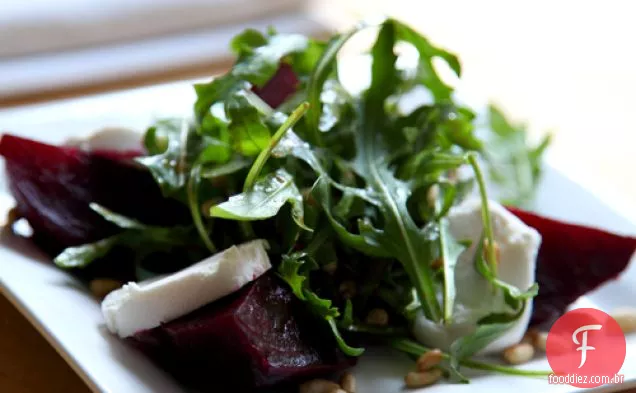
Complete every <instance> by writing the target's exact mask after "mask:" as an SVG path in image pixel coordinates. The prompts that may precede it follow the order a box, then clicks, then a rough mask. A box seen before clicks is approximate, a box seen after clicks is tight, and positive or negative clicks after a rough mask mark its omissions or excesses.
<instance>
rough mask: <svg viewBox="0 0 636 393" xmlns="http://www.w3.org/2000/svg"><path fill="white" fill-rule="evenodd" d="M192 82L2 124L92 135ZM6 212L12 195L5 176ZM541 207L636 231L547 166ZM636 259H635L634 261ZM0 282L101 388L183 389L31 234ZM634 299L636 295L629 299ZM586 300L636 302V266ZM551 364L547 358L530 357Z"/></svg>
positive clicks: (536, 383) (47, 133)
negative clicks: (117, 328) (111, 327)
mask: <svg viewBox="0 0 636 393" xmlns="http://www.w3.org/2000/svg"><path fill="white" fill-rule="evenodd" d="M193 99H194V98H193V92H192V89H191V87H190V86H189V85H186V84H175V85H164V86H158V87H152V88H145V89H139V90H134V91H130V92H123V93H115V94H108V95H102V96H97V97H89V98H82V99H79V100H70V101H66V102H61V103H56V104H47V105H39V106H33V107H27V108H21V109H13V110H4V111H0V119H2V120H1V124H0V127H2V128H3V129H7V130H11V131H12V132H15V133H17V134H21V135H27V136H29V137H32V138H35V139H38V140H42V141H45V142H52V143H59V142H61V141H62V140H64V139H65V138H67V137H68V136H71V135H81V134H86V133H87V132H89V131H92V130H94V129H95V128H98V127H100V126H103V125H109V126H116V125H118V126H128V127H133V128H138V129H143V127H145V126H146V125H147V124H148V123H149V122H150V121H151V120H152V119H153V118H154V117H155V116H156V115H157V114H161V115H162V116H163V115H176V114H184V113H188V111H189V110H190V108H191V104H190V103H191V102H193ZM0 187H3V188H4V190H5V191H4V193H1V194H0V214H2V213H3V212H4V211H5V209H7V208H9V207H10V206H11V204H12V200H11V198H10V197H9V196H8V195H7V194H6V186H5V180H4V179H3V178H2V177H0ZM536 205H537V209H536V210H537V211H538V212H539V213H542V214H545V215H549V216H552V217H555V218H559V219H565V220H568V221H572V222H577V223H582V224H588V225H594V226H597V227H600V228H603V229H607V230H612V231H615V232H619V233H624V234H630V235H635V234H636V225H634V223H632V222H629V221H628V220H626V219H624V218H622V217H621V215H620V214H618V213H616V212H614V211H613V210H612V209H611V208H609V207H607V206H606V205H604V204H603V203H602V202H601V201H599V200H598V199H597V198H595V197H594V196H593V195H591V194H590V193H589V192H588V191H586V190H585V189H583V188H582V187H580V186H578V185H577V184H575V183H574V182H572V181H571V180H569V179H568V178H567V177H565V176H564V175H562V174H560V173H559V172H558V171H556V170H554V169H552V168H551V167H549V166H548V168H546V174H545V177H544V180H543V184H542V186H541V189H540V192H539V195H538V198H537V203H536ZM632 262H635V261H632ZM0 288H1V289H2V291H3V293H4V294H5V295H6V296H7V297H8V298H9V299H10V300H11V301H12V302H13V303H14V304H15V305H16V306H17V307H18V308H19V309H20V311H21V312H22V313H24V314H25V316H26V317H27V318H29V320H30V321H31V322H32V323H33V324H34V325H35V326H36V327H37V328H38V330H39V331H40V332H41V333H42V334H43V335H44V336H45V337H46V338H47V340H48V341H49V342H50V343H51V344H52V345H53V346H54V347H55V348H56V349H57V350H58V351H59V352H60V354H62V356H63V357H64V358H65V359H66V360H67V361H68V362H69V364H70V365H71V366H72V367H73V368H74V370H75V371H76V372H77V373H78V374H79V375H80V376H81V377H82V378H83V379H84V381H86V383H87V384H88V385H89V386H90V387H91V389H93V390H94V391H98V392H114V393H126V392H135V393H145V392H161V393H184V392H185V389H184V388H183V387H181V386H179V385H178V384H177V383H176V382H174V381H173V380H172V378H171V377H170V376H168V375H166V374H165V373H164V372H162V371H161V370H159V369H158V368H157V367H155V366H154V365H153V364H152V363H151V362H150V361H148V360H147V359H146V358H145V357H143V356H142V355H140V354H139V353H137V352H136V351H134V350H133V349H131V348H129V347H127V346H126V345H124V344H123V343H122V342H121V341H119V340H118V339H116V338H115V337H113V336H111V335H110V334H108V332H107V331H106V330H105V328H104V326H103V321H102V316H101V313H100V309H99V305H98V303H97V302H96V301H95V300H94V299H93V298H92V297H91V296H90V295H89V293H88V292H87V291H86V290H85V289H84V288H83V287H82V286H81V285H80V283H79V282H78V281H76V280H75V279H73V278H72V277H70V276H69V275H67V274H66V273H64V272H62V271H60V270H58V269H56V268H55V267H54V266H53V265H52V264H51V263H50V262H49V261H48V260H47V259H46V257H44V256H43V255H42V254H41V253H39V252H38V251H37V250H35V249H34V247H33V246H32V245H30V244H29V243H28V242H27V241H25V240H23V239H19V238H16V237H14V236H12V235H11V234H9V233H8V231H6V230H5V231H3V232H2V233H1V235H0ZM628 302H631V304H630V303H628ZM580 304H581V305H584V306H594V307H598V308H600V309H603V310H611V309H613V308H615V307H618V306H629V305H631V306H635V305H636V266H634V264H633V263H632V265H631V267H630V268H629V269H628V271H627V272H626V273H625V274H624V275H623V276H622V277H621V278H620V279H619V280H617V281H615V282H613V283H611V284H610V285H606V286H604V287H602V288H600V289H599V290H597V291H595V292H594V293H592V294H589V296H587V297H586V298H584V299H581V301H580ZM627 345H628V348H627V359H626V360H625V364H624V366H623V369H622V371H621V372H622V373H623V374H624V375H625V381H626V382H625V383H624V384H622V385H615V386H606V387H604V388H603V389H599V390H602V391H620V390H624V389H627V388H628V387H630V386H636V336H633V335H632V336H630V337H628V338H627ZM411 367H412V363H411V362H410V361H409V360H408V359H407V358H406V357H404V356H400V355H396V354H393V353H389V352H388V351H387V352H386V353H381V352H374V353H371V354H368V355H365V356H364V357H363V358H362V359H361V361H360V363H359V365H358V366H357V367H356V369H355V374H356V375H357V378H358V386H359V388H358V391H359V392H361V393H392V392H398V391H402V390H403V384H402V381H403V376H404V375H405V373H406V372H407V371H408V370H409V369H410V368H411ZM524 367H525V368H528V369H541V370H549V367H548V364H547V361H545V360H543V359H538V360H535V361H534V362H532V363H530V364H527V365H524ZM513 386H514V390H515V393H522V392H528V393H530V392H537V391H541V392H568V391H577V390H578V389H577V388H572V387H569V386H563V385H561V386H559V385H549V384H548V382H547V380H543V379H530V378H521V377H505V376H500V375H493V374H487V375H486V374H484V375H477V376H475V377H474V378H473V379H472V382H471V384H469V385H450V384H439V385H436V386H433V387H429V388H427V389H426V392H430V393H435V392H446V391H452V392H463V391H466V392H468V391H469V390H470V391H473V390H474V389H478V390H483V391H491V392H493V391H510V389H511V387H513Z"/></svg>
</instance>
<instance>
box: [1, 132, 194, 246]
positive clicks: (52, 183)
mask: <svg viewBox="0 0 636 393" xmlns="http://www.w3.org/2000/svg"><path fill="white" fill-rule="evenodd" d="M136 154H139V153H136ZM0 155H2V156H3V157H4V158H5V161H6V171H7V176H8V180H9V188H10V190H11V193H12V194H13V196H14V198H15V199H16V201H17V209H18V212H19V214H20V215H21V216H22V217H24V218H26V219H27V220H28V221H29V224H30V225H31V227H32V228H33V230H34V239H35V240H36V241H38V243H39V244H40V245H41V246H42V247H43V248H45V249H46V251H48V252H50V253H57V252H59V251H61V250H62V249H64V248H65V247H68V246H75V245H79V244H84V243H88V242H92V241H96V240H99V239H102V238H104V237H107V236H109V235H111V234H113V233H115V232H116V231H118V228H115V227H114V226H113V225H111V224H110V223H108V222H106V221H105V220H104V219H103V218H102V217H101V216H99V215H98V214H97V213H95V212H93V211H92V210H91V209H90V207H89V204H90V203H91V202H95V203H98V204H101V205H103V206H105V207H107V208H108V209H111V210H113V211H115V212H117V213H120V214H123V215H126V216H129V217H133V218H136V219H138V220H140V221H142V222H145V223H148V224H156V225H163V224H165V225H168V224H174V223H176V222H184V220H187V219H188V217H189V216H188V213H187V210H186V209H185V207H182V206H181V205H179V204H178V203H177V202H175V201H171V200H167V199H165V198H163V197H162V195H161V192H160V190H159V188H158V186H157V185H156V184H155V182H154V180H153V178H152V176H151V175H150V173H149V172H147V171H145V170H143V169H140V168H138V167H137V166H135V165H134V164H133V163H132V161H131V157H133V156H134V155H135V152H130V151H126V152H116V151H95V152H91V153H87V152H84V151H82V150H79V149H78V148H76V147H64V146H61V147H60V146H52V145H47V144H44V143H40V142H36V141H33V140H29V139H25V138H20V137H17V136H12V135H4V136H3V137H2V139H1V140H0Z"/></svg>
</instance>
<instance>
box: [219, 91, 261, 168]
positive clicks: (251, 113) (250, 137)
mask: <svg viewBox="0 0 636 393" xmlns="http://www.w3.org/2000/svg"><path fill="white" fill-rule="evenodd" d="M225 110H226V112H227V113H226V115H227V117H228V118H229V119H230V124H229V128H228V131H229V133H230V138H231V140H232V147H233V149H234V150H235V151H236V152H238V153H240V154H242V155H244V156H255V155H257V154H258V153H260V152H261V150H263V149H264V148H266V147H267V145H268V144H269V139H270V132H269V128H268V127H267V125H265V122H264V121H263V119H261V115H260V114H259V112H258V110H257V109H256V108H255V107H254V106H252V105H251V103H250V102H249V101H248V99H247V98H246V96H245V92H244V91H242V90H239V91H237V92H236V93H235V94H233V95H232V96H230V97H229V98H228V99H227V101H226V104H225Z"/></svg>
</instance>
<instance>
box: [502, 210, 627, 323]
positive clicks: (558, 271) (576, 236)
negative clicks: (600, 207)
mask: <svg viewBox="0 0 636 393" xmlns="http://www.w3.org/2000/svg"><path fill="white" fill-rule="evenodd" d="M509 210H510V211H511V212H512V213H514V214H515V215H516V216H517V217H519V219H521V221H523V222H524V223H526V224H527V225H529V226H531V227H533V228H534V229H536V230H537V231H538V232H539V233H540V234H541V237H542V240H541V248H540V250H539V256H538V259H537V271H536V274H537V282H538V283H539V295H538V296H537V297H536V298H535V299H534V308H533V311H532V319H531V322H530V324H531V325H533V326H538V327H542V328H549V327H550V326H551V325H552V323H553V322H554V321H555V320H556V319H557V318H558V317H560V316H561V315H562V314H563V313H564V312H565V309H566V308H567V307H568V306H569V305H570V304H572V303H573V302H574V301H575V300H576V299H578V298H579V297H581V296H582V295H584V294H586V293H588V292H590V291H592V290H594V289H596V288H598V287H599V286H600V285H602V284H604V283H605V282H607V281H608V280H611V279H614V278H616V277H617V276H618V275H619V274H620V273H621V272H622V271H623V270H625V268H626V267H627V265H628V264H629V261H630V259H631V257H632V255H633V254H634V251H635V250H636V238H632V237H625V236H619V235H615V234H612V233H608V232H605V231H602V230H599V229H595V228H589V227H585V226H581V225H574V224H568V223H564V222H560V221H556V220H552V219H549V218H545V217H541V216H538V215H536V214H533V213H529V212H525V211H522V210H518V209H512V208H509Z"/></svg>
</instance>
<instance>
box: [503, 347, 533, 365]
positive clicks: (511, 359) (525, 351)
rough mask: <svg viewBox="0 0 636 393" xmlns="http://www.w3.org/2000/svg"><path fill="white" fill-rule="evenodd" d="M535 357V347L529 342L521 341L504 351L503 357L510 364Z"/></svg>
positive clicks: (524, 361)
mask: <svg viewBox="0 0 636 393" xmlns="http://www.w3.org/2000/svg"><path fill="white" fill-rule="evenodd" d="M533 357H534V347H533V346H532V345H531V344H528V343H520V344H516V345H513V346H511V347H508V348H506V349H505V350H504V352H503V358H504V360H505V361H506V362H508V363H509V364H523V363H527V362H529V361H530V360H531V359H532V358H533Z"/></svg>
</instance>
